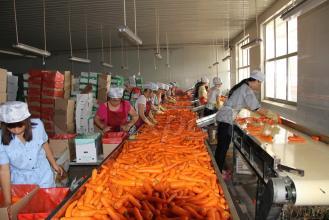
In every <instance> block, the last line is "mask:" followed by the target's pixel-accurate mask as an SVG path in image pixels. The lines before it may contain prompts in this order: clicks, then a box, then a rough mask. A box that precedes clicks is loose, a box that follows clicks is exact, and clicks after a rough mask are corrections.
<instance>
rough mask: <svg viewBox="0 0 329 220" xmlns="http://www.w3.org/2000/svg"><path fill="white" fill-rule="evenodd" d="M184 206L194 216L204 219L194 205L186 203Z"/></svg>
mask: <svg viewBox="0 0 329 220" xmlns="http://www.w3.org/2000/svg"><path fill="white" fill-rule="evenodd" d="M183 208H184V209H185V210H187V211H188V212H189V213H190V214H191V216H193V217H194V218H196V219H203V217H202V216H201V215H200V214H199V213H198V212H197V211H196V210H195V209H194V208H193V207H191V206H188V205H185V206H183Z"/></svg>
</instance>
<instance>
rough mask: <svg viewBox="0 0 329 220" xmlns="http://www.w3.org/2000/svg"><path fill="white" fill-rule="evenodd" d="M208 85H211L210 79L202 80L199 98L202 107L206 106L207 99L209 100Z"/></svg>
mask: <svg viewBox="0 0 329 220" xmlns="http://www.w3.org/2000/svg"><path fill="white" fill-rule="evenodd" d="M208 84H209V79H208V78H207V77H202V78H201V85H200V87H199V89H198V98H199V101H200V103H201V105H204V104H206V103H207V98H208Z"/></svg>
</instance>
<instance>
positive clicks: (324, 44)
mask: <svg viewBox="0 0 329 220" xmlns="http://www.w3.org/2000/svg"><path fill="white" fill-rule="evenodd" d="M288 2H289V1H287V0H279V1H276V2H275V3H274V5H273V6H272V7H271V8H270V9H269V10H267V11H266V12H264V13H263V14H262V15H261V16H260V19H259V20H260V23H263V22H265V21H266V20H267V19H269V18H270V17H271V16H272V15H273V14H274V13H275V12H277V11H278V10H280V9H282V7H284V6H285V4H287V3H288ZM328 20H329V2H326V3H324V4H322V5H321V6H320V7H318V8H316V9H314V10H312V11H310V12H308V13H307V14H304V15H302V16H300V17H299V18H298V88H297V89H298V98H297V99H298V101H297V106H289V105H283V104H277V103H274V102H268V101H265V100H262V105H263V106H264V107H266V108H270V109H273V110H274V111H276V112H278V113H280V114H281V115H282V116H284V117H286V118H288V119H290V120H293V121H295V122H297V123H298V124H300V125H303V126H305V127H308V128H310V129H312V130H314V131H317V132H320V133H322V134H324V135H329V74H328V70H329V62H328V57H329V43H328V39H329V25H328V22H327V21H328ZM255 29H256V28H255V24H251V25H250V27H249V28H248V29H247V30H246V33H247V34H249V35H250V38H251V39H253V38H254V37H255ZM241 39H242V35H239V36H237V37H236V38H235V39H234V41H233V43H236V42H238V41H240V40H241ZM262 51H263V48H262V46H261V47H255V48H252V49H251V51H250V64H251V69H253V68H254V67H261V68H262V70H264V67H263V60H262V57H263V52H262ZM232 54H233V56H232V57H234V60H232V65H231V72H232V76H231V78H232V80H231V83H232V85H234V84H235V83H236V82H235V77H236V55H235V49H234V50H232Z"/></svg>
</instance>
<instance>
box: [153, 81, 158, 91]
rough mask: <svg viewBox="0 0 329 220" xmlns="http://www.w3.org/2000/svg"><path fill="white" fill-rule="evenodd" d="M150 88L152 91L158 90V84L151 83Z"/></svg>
mask: <svg viewBox="0 0 329 220" xmlns="http://www.w3.org/2000/svg"><path fill="white" fill-rule="evenodd" d="M152 90H153V91H158V90H159V86H158V84H157V83H152Z"/></svg>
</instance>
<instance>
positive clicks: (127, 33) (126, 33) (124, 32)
mask: <svg viewBox="0 0 329 220" xmlns="http://www.w3.org/2000/svg"><path fill="white" fill-rule="evenodd" d="M118 31H119V34H120V36H122V37H124V38H126V39H127V40H129V41H130V42H131V43H133V44H136V45H142V44H143V41H142V40H141V39H140V38H139V37H138V36H137V35H136V34H134V32H132V31H131V30H130V29H129V28H128V26H125V25H120V26H119V27H118Z"/></svg>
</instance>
